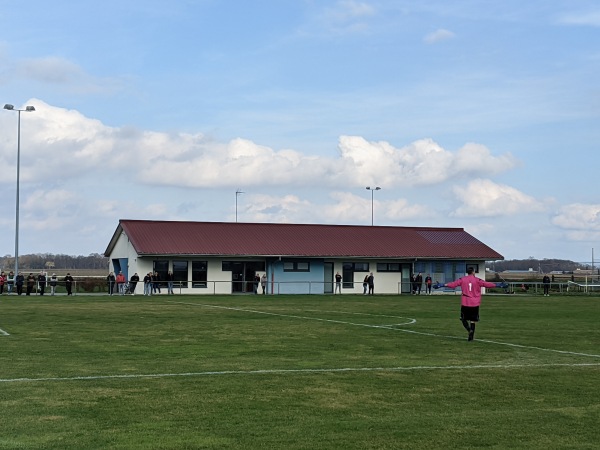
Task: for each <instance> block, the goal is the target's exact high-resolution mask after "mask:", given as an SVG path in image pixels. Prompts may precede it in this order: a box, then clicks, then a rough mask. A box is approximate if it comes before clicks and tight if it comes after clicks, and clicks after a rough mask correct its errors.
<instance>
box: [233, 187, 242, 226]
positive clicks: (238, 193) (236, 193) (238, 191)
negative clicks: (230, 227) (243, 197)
mask: <svg viewBox="0 0 600 450" xmlns="http://www.w3.org/2000/svg"><path fill="white" fill-rule="evenodd" d="M243 193H244V191H240V190H239V189H238V190H237V191H235V222H236V223H237V199H238V195H240V194H243Z"/></svg>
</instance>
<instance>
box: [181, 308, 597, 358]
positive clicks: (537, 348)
mask: <svg viewBox="0 0 600 450" xmlns="http://www.w3.org/2000/svg"><path fill="white" fill-rule="evenodd" d="M169 303H176V304H180V305H189V306H202V307H206V308H216V309H226V310H231V311H241V312H249V313H254V314H264V315H267V316H277V317H290V318H293V319H305V320H316V321H319V322H329V323H339V324H344V325H353V326H358V327H366V328H382V329H386V330H393V331H400V332H402V333H412V334H418V335H421V336H431V337H440V338H444V339H460V340H464V337H459V336H447V335H443V334H436V333H427V332H424V331H414V330H407V329H405V328H396V327H395V326H392V325H369V324H366V323H354V322H345V321H343V320H332V319H322V318H319V317H307V316H297V315H294V314H282V313H273V312H267V311H258V310H255V309H245V308H234V307H231V306H220V305H208V304H204V303H188V302H174V301H172V302H169ZM415 322H416V320H415ZM474 342H485V343H487V344H495V345H504V346H507V347H515V348H524V349H530V350H539V351H543V352H552V353H560V354H563V355H573V356H586V357H590V358H600V355H595V354H592V353H580V352H571V351H567V350H556V349H552V348H544V347H535V346H531V345H522V344H511V343H509V342H500V341H492V340H488V339H477V340H476V341H474Z"/></svg>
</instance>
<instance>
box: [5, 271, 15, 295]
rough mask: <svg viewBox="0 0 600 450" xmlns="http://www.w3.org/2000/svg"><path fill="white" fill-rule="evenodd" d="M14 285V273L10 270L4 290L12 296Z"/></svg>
mask: <svg viewBox="0 0 600 450" xmlns="http://www.w3.org/2000/svg"><path fill="white" fill-rule="evenodd" d="M14 284H15V273H14V272H13V271H12V270H11V271H10V272H9V273H8V276H7V277H6V289H7V292H8V293H9V294H12V291H13V287H14Z"/></svg>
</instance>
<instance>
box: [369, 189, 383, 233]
mask: <svg viewBox="0 0 600 450" xmlns="http://www.w3.org/2000/svg"><path fill="white" fill-rule="evenodd" d="M380 189H381V188H380V187H379V186H376V187H374V188H372V187H370V186H367V191H371V226H373V192H374V191H378V190H380Z"/></svg>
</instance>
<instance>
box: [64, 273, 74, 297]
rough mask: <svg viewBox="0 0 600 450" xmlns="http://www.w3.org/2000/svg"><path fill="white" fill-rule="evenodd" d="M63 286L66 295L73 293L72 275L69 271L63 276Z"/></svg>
mask: <svg viewBox="0 0 600 450" xmlns="http://www.w3.org/2000/svg"><path fill="white" fill-rule="evenodd" d="M65 288H66V289H67V295H73V291H72V289H73V277H72V276H71V274H70V273H67V276H66V277H65Z"/></svg>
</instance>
